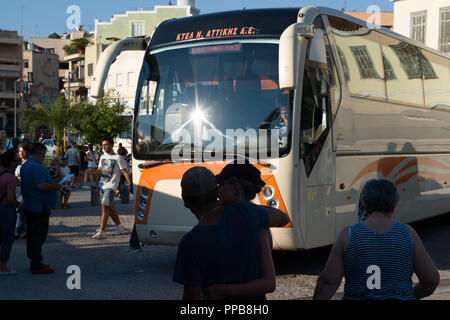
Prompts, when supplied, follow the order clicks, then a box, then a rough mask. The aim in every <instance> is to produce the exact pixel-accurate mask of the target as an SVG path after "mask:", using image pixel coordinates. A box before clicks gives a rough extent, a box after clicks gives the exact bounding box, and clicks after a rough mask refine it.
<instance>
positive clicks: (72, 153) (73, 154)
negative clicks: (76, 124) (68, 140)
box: [65, 148, 80, 167]
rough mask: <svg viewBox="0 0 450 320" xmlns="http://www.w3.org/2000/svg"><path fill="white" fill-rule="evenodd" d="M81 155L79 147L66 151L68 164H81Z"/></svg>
mask: <svg viewBox="0 0 450 320" xmlns="http://www.w3.org/2000/svg"><path fill="white" fill-rule="evenodd" d="M79 155H80V150H78V149H77V148H70V149H69V150H67V151H66V154H65V157H66V158H67V165H68V166H69V167H73V166H79V165H80V163H79V162H78V156H79Z"/></svg>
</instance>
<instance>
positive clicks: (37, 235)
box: [20, 142, 61, 274]
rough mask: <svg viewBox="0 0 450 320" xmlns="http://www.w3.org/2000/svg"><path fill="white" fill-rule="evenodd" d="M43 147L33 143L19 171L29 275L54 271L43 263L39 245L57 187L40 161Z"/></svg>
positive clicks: (55, 196) (59, 187)
mask: <svg viewBox="0 0 450 320" xmlns="http://www.w3.org/2000/svg"><path fill="white" fill-rule="evenodd" d="M46 150H47V148H46V147H45V145H44V144H42V143H40V142H33V144H32V146H31V151H30V158H28V160H27V161H26V162H25V163H24V164H23V165H22V167H21V168H20V179H21V190H22V197H23V201H24V204H23V211H24V214H25V216H26V218H27V256H28V258H29V259H30V270H31V272H32V273H33V274H48V273H53V272H54V271H55V270H53V269H52V268H50V266H49V265H48V264H43V263H42V260H43V257H42V245H43V244H44V242H45V240H46V238H47V233H48V226H49V219H50V209H51V208H53V207H54V206H55V205H56V204H57V202H58V192H57V191H58V190H61V185H60V184H55V183H54V181H53V179H52V177H51V176H50V175H49V173H48V171H47V169H45V168H44V166H43V165H42V162H43V161H44V158H45V153H46Z"/></svg>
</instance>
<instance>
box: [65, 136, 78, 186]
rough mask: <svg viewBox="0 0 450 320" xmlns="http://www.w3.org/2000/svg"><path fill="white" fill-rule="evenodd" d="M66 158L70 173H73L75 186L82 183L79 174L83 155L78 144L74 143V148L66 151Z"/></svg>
mask: <svg viewBox="0 0 450 320" xmlns="http://www.w3.org/2000/svg"><path fill="white" fill-rule="evenodd" d="M64 158H66V159H67V165H68V166H69V169H70V173H71V174H73V183H74V186H77V184H78V185H79V184H80V180H79V174H80V166H81V157H80V151H79V150H78V145H77V144H76V143H74V144H73V145H72V148H70V149H69V150H67V151H66V154H65V155H64ZM80 187H81V186H80Z"/></svg>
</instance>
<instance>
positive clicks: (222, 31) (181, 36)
mask: <svg viewBox="0 0 450 320" xmlns="http://www.w3.org/2000/svg"><path fill="white" fill-rule="evenodd" d="M255 34H258V30H257V29H256V28H255V27H231V28H218V29H208V30H200V31H191V32H183V33H178V34H177V38H176V40H175V41H186V40H193V39H206V38H220V37H233V36H250V35H255Z"/></svg>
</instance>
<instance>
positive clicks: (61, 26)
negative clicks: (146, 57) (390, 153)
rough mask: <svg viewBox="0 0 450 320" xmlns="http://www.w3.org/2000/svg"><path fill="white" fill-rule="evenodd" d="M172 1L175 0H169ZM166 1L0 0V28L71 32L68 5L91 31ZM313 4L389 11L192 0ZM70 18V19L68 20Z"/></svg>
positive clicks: (380, 0) (384, 1)
mask: <svg viewBox="0 0 450 320" xmlns="http://www.w3.org/2000/svg"><path fill="white" fill-rule="evenodd" d="M172 3H173V4H176V3H177V0H172ZM167 4H168V0H0V29H3V30H17V31H18V33H19V34H20V30H21V25H22V26H23V36H24V40H28V39H29V37H47V36H48V35H49V34H50V33H52V32H56V33H58V34H61V33H64V32H68V31H71V30H69V28H68V27H67V21H68V20H69V22H70V17H71V16H72V13H73V12H72V11H69V13H67V10H68V9H69V8H70V6H72V5H75V6H78V7H79V8H80V21H81V24H82V25H84V26H85V30H88V31H94V29H95V22H94V21H95V19H98V20H100V21H109V20H110V19H111V17H112V16H113V15H114V14H119V13H125V11H126V10H129V11H130V10H137V8H143V9H144V10H152V9H153V8H154V6H155V5H167ZM308 5H316V6H323V7H331V8H334V9H341V8H344V6H345V8H346V9H347V10H351V11H352V10H356V11H367V8H368V7H369V6H372V5H376V6H378V7H380V8H381V9H382V10H384V11H393V3H392V2H391V1H390V0H309V1H304V0H196V1H195V6H196V7H197V8H198V9H200V13H211V12H218V11H227V10H236V9H242V8H244V7H245V8H247V9H252V8H271V7H304V6H308ZM72 21H73V20H72Z"/></svg>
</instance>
